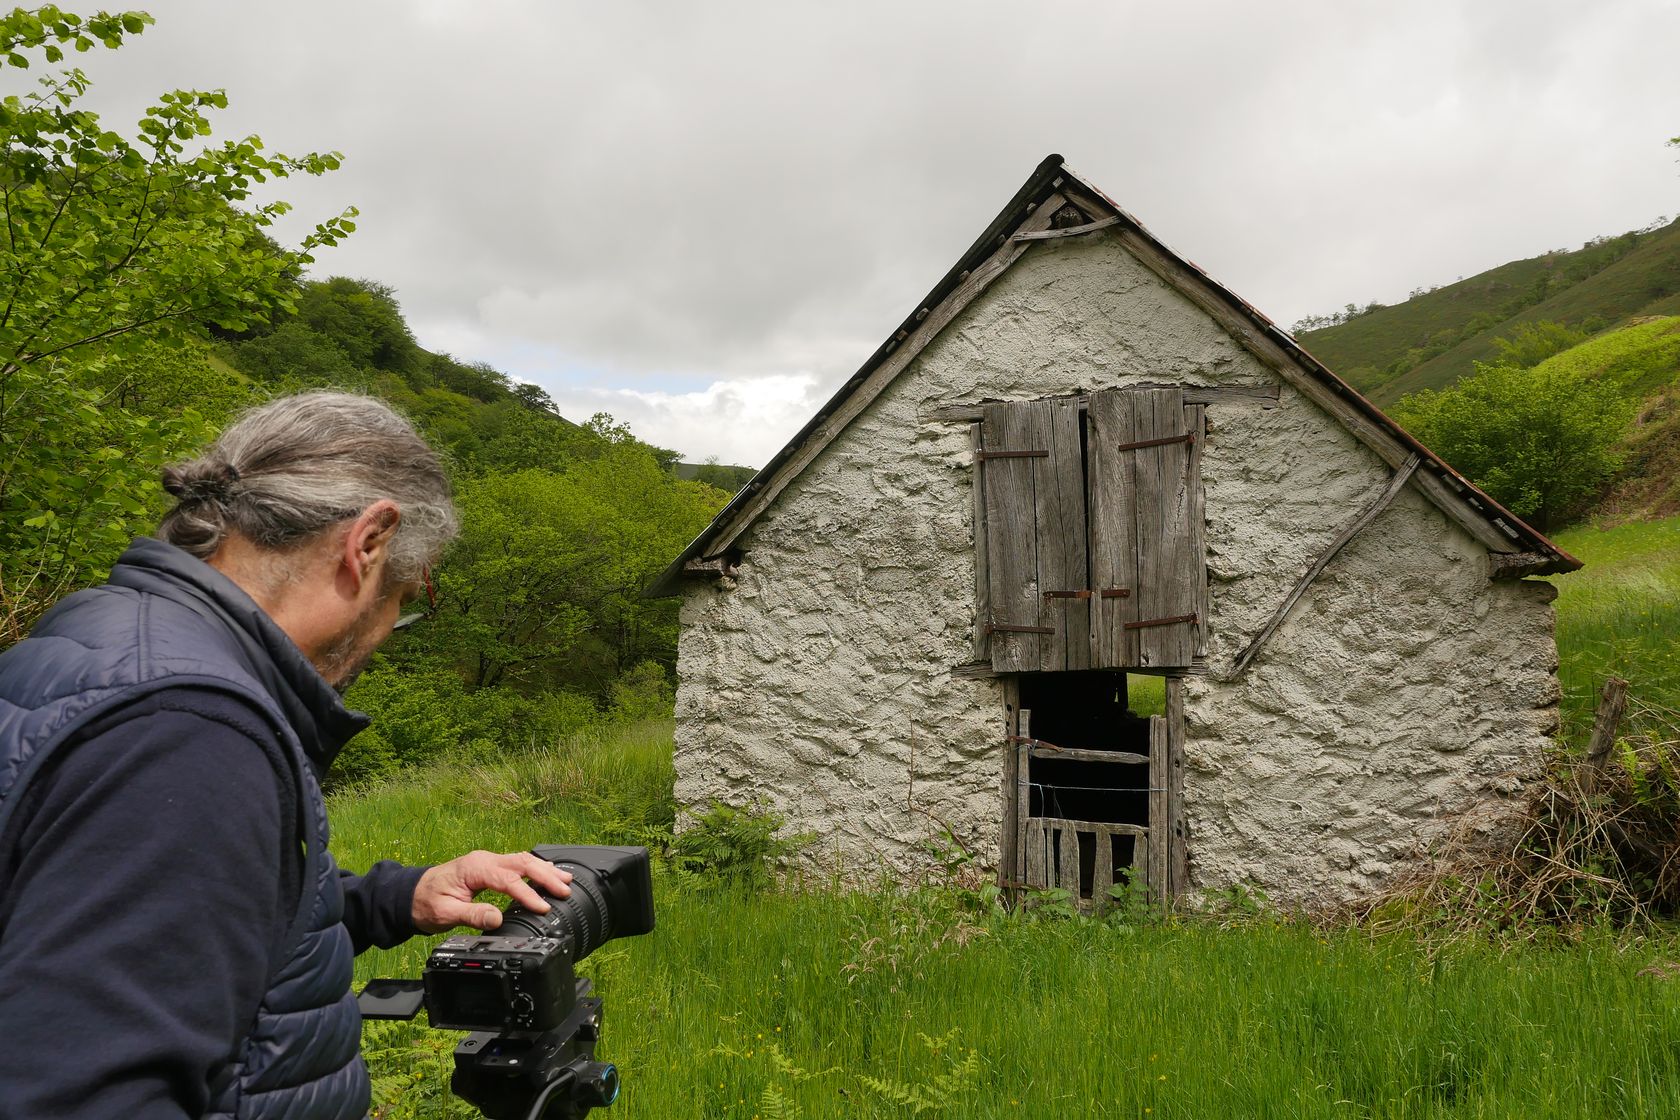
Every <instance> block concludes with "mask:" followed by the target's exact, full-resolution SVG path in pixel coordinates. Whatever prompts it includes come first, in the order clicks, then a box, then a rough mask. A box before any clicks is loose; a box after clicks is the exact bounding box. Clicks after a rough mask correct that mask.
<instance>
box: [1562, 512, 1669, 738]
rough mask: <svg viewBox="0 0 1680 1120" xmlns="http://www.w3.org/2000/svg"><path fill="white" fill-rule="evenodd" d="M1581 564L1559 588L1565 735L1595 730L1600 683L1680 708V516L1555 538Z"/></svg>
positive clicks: (1664, 704) (1590, 529)
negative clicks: (1615, 679)
mask: <svg viewBox="0 0 1680 1120" xmlns="http://www.w3.org/2000/svg"><path fill="white" fill-rule="evenodd" d="M1556 543H1557V544H1558V546H1559V547H1561V548H1563V549H1565V550H1566V551H1568V552H1571V553H1573V554H1574V555H1575V556H1577V557H1579V558H1580V559H1581V560H1583V561H1584V562H1585V564H1586V566H1585V567H1584V568H1583V569H1582V570H1581V571H1579V572H1572V573H1570V574H1568V575H1563V576H1554V577H1553V579H1552V582H1553V583H1554V584H1555V585H1556V586H1557V589H1558V599H1557V641H1558V678H1559V680H1560V682H1561V683H1562V685H1563V716H1564V725H1565V729H1566V730H1567V731H1568V732H1570V734H1571V738H1576V739H1578V738H1579V736H1580V735H1581V734H1583V733H1584V730H1585V729H1586V728H1588V727H1590V726H1591V724H1592V712H1593V708H1594V706H1595V705H1596V703H1597V694H1598V690H1599V688H1600V687H1602V685H1603V684H1604V681H1605V678H1607V677H1610V676H1619V677H1623V678H1625V679H1626V680H1627V681H1628V682H1629V685H1630V691H1631V692H1632V695H1633V696H1634V697H1635V699H1636V700H1640V701H1643V702H1645V703H1648V704H1655V705H1660V706H1662V707H1665V708H1670V709H1675V710H1680V517H1671V518H1668V519H1666V520H1663V521H1650V522H1634V523H1630V524H1626V525H1619V526H1616V527H1614V528H1609V529H1594V528H1581V529H1571V530H1569V531H1567V532H1564V533H1560V534H1558V536H1557V538H1556Z"/></svg>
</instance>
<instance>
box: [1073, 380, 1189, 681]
mask: <svg viewBox="0 0 1680 1120" xmlns="http://www.w3.org/2000/svg"><path fill="white" fill-rule="evenodd" d="M1201 421H1202V410H1201V409H1200V408H1196V409H1193V410H1191V409H1186V408H1185V405H1184V396H1183V393H1182V392H1181V391H1180V390H1178V389H1112V390H1106V391H1103V392H1098V393H1093V394H1091V398H1090V412H1089V421H1088V423H1089V429H1088V438H1087V443H1088V456H1089V459H1090V470H1089V475H1090V479H1089V481H1090V503H1091V507H1090V508H1091V517H1090V521H1091V525H1090V540H1091V580H1092V584H1091V586H1092V588H1093V592H1094V594H1093V598H1092V600H1091V604H1092V615H1091V627H1092V645H1093V650H1094V652H1093V658H1092V665H1093V667H1095V668H1129V667H1140V668H1142V667H1163V668H1165V667H1181V666H1187V665H1189V664H1190V663H1191V661H1192V659H1193V658H1194V656H1195V654H1196V652H1197V646H1198V644H1199V643H1200V642H1201V633H1202V627H1203V625H1204V623H1205V618H1204V616H1205V614H1206V609H1207V608H1206V606H1205V603H1206V599H1207V559H1206V556H1205V553H1204V551H1203V547H1204V546H1203V543H1202V520H1203V511H1202V479H1201V469H1200V467H1201V456H1200V448H1199V443H1200V440H1201V438H1202V433H1201V430H1200V429H1201V426H1202V424H1201Z"/></svg>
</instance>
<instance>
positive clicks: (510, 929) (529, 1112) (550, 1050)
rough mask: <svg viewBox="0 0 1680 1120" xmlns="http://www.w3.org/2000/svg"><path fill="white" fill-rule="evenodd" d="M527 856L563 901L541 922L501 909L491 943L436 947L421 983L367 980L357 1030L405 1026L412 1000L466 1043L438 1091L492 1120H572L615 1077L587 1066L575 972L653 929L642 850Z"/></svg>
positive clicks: (586, 1022) (583, 1003)
mask: <svg viewBox="0 0 1680 1120" xmlns="http://www.w3.org/2000/svg"><path fill="white" fill-rule="evenodd" d="M531 851H532V853H533V854H535V855H537V856H538V857H540V858H542V859H545V860H547V861H548V862H550V863H552V864H554V865H555V866H556V867H559V868H561V869H563V870H565V871H569V872H571V875H572V893H571V895H570V896H569V897H567V898H563V899H556V898H551V897H548V896H546V895H545V896H544V897H545V898H547V900H548V902H549V904H550V909H549V911H548V913H546V914H536V913H533V912H531V911H529V910H526V909H525V908H523V907H520V906H510V907H508V908H507V909H506V910H505V911H503V913H502V925H501V927H500V928H499V929H498V930H497V931H496V932H495V933H494V934H471V935H464V936H459V937H451V938H449V939H448V940H446V941H443V942H440V943H439V944H438V946H437V947H436V948H435V949H433V950H432V954H431V956H430V957H429V958H428V959H427V961H426V969H425V973H424V975H423V978H422V982H421V983H419V984H415V983H414V982H413V981H394V980H375V981H372V982H370V983H369V984H368V986H367V988H366V989H364V991H363V993H362V996H361V1004H362V1009H363V1014H364V1016H366V1017H367V1018H384V1019H393V1018H395V1019H408V1018H413V1017H414V1015H415V1014H417V1013H418V1011H419V1008H420V1004H421V1001H422V999H423V1000H424V1003H425V1007H426V1016H427V1019H428V1020H429V1022H430V1023H431V1025H432V1026H434V1027H438V1028H441V1029H444V1030H465V1031H473V1032H475V1033H473V1034H471V1035H469V1036H468V1037H467V1038H466V1039H464V1040H463V1041H462V1042H461V1043H460V1045H458V1046H457V1047H456V1048H455V1073H454V1076H453V1077H451V1078H450V1082H449V1087H450V1090H451V1091H452V1092H454V1094H455V1095H456V1096H458V1097H461V1098H462V1099H463V1100H466V1101H469V1102H471V1103H472V1104H474V1105H476V1106H477V1107H478V1108H479V1110H480V1111H482V1112H483V1113H484V1115H485V1116H487V1117H490V1118H491V1120H504V1118H509V1120H516V1118H521V1117H523V1118H530V1120H536V1118H539V1117H547V1118H549V1120H571V1118H574V1117H581V1116H583V1115H584V1114H585V1113H587V1112H588V1111H589V1110H590V1109H591V1108H598V1107H601V1106H603V1105H609V1104H611V1103H612V1102H613V1100H614V1099H615V1098H616V1097H617V1095H618V1071H617V1070H616V1069H614V1068H613V1067H612V1066H611V1065H610V1064H606V1063H602V1062H597V1061H595V1043H596V1041H597V1040H598V1039H599V1038H600V1033H601V1012H602V1007H601V1001H600V1000H599V999H597V998H593V997H591V996H590V994H589V992H590V983H589V981H588V980H579V979H578V978H577V975H576V972H575V969H574V966H575V965H576V964H577V962H578V961H581V960H582V959H583V958H585V957H587V956H588V955H589V954H590V953H592V952H594V951H595V950H596V949H598V948H600V947H601V946H602V945H603V944H605V943H606V942H608V941H610V940H612V939H613V938H615V937H629V936H633V935H635V934H642V933H647V932H649V931H650V930H652V929H653V877H652V874H651V872H650V870H649V866H648V853H647V849H646V848H614V847H598V846H586V845H562V844H544V845H539V846H538V847H535V848H532V849H531ZM422 992H423V995H422Z"/></svg>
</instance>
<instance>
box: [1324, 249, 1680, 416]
mask: <svg viewBox="0 0 1680 1120" xmlns="http://www.w3.org/2000/svg"><path fill="white" fill-rule="evenodd" d="M1676 313H1680V220H1676V221H1674V222H1671V223H1670V224H1668V225H1666V226H1663V227H1661V228H1658V229H1654V230H1646V231H1634V232H1630V233H1625V234H1622V235H1621V236H1619V237H1610V238H1602V239H1599V240H1597V241H1594V242H1590V243H1588V244H1587V245H1585V246H1583V247H1582V248H1580V249H1577V250H1575V251H1573V252H1567V253H1547V254H1544V255H1542V256H1538V257H1531V258H1529V259H1528V260H1521V261H1512V262H1510V263H1509V264H1503V265H1500V266H1499V267H1498V268H1492V269H1489V270H1488V271H1486V272H1483V273H1480V274H1478V275H1476V276H1472V277H1469V278H1468V279H1465V280H1460V281H1458V282H1456V283H1453V284H1449V285H1446V286H1445V287H1441V288H1437V289H1435V290H1434V291H1429V292H1423V293H1420V294H1419V295H1416V296H1413V297H1412V298H1411V299H1408V300H1406V301H1405V302H1404V303H1399V304H1395V305H1394V306H1392V307H1383V308H1379V309H1376V310H1374V311H1369V312H1366V313H1363V314H1359V315H1356V316H1354V317H1353V318H1351V319H1349V320H1348V321H1347V322H1344V323H1339V324H1337V325H1335V326H1330V327H1324V328H1321V329H1317V330H1308V331H1303V332H1301V333H1300V334H1299V335H1298V336H1297V337H1298V339H1299V340H1300V342H1301V344H1302V345H1303V346H1305V347H1306V348H1307V349H1308V350H1309V351H1311V352H1312V353H1313V355H1314V356H1315V357H1317V358H1318V359H1319V360H1320V361H1322V362H1324V363H1325V364H1326V365H1328V366H1329V367H1330V368H1331V369H1333V370H1335V371H1336V373H1338V374H1339V375H1341V377H1342V378H1344V379H1345V380H1347V381H1348V382H1350V383H1351V384H1352V385H1353V386H1354V387H1355V388H1356V389H1358V390H1359V391H1360V392H1362V393H1364V394H1365V395H1367V396H1369V397H1370V398H1371V399H1372V400H1374V401H1376V402H1377V403H1378V404H1392V403H1393V402H1394V401H1395V400H1397V399H1399V398H1400V397H1402V396H1404V395H1405V394H1407V393H1410V392H1415V391H1416V390H1418V389H1439V388H1442V387H1444V386H1446V385H1450V384H1452V383H1453V382H1454V381H1457V380H1458V379H1459V378H1460V377H1462V376H1464V375H1465V374H1468V373H1470V372H1471V371H1472V370H1473V368H1474V363H1475V362H1477V361H1485V360H1487V359H1488V358H1490V357H1492V356H1493V353H1494V347H1493V340H1494V339H1495V338H1498V337H1501V336H1508V335H1510V333H1511V332H1512V331H1513V330H1514V329H1515V328H1516V327H1517V326H1518V325H1519V324H1522V323H1530V322H1538V321H1541V320H1553V321H1557V322H1562V323H1567V324H1569V325H1571V326H1575V327H1585V328H1586V329H1589V330H1599V329H1602V328H1604V327H1607V326H1612V325H1615V324H1618V323H1622V322H1625V321H1627V320H1628V319H1630V318H1634V317H1640V316H1652V315H1673V314H1676Z"/></svg>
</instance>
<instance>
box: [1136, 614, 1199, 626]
mask: <svg viewBox="0 0 1680 1120" xmlns="http://www.w3.org/2000/svg"><path fill="white" fill-rule="evenodd" d="M1195 621H1196V616H1195V615H1193V614H1175V615H1173V616H1172V617H1171V618H1145V619H1141V620H1140V621H1137V622H1128V623H1125V624H1124V625H1123V626H1122V627H1121V628H1122V629H1125V630H1147V629H1148V628H1149V627H1151V626H1174V625H1177V624H1178V623H1180V622H1195Z"/></svg>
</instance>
